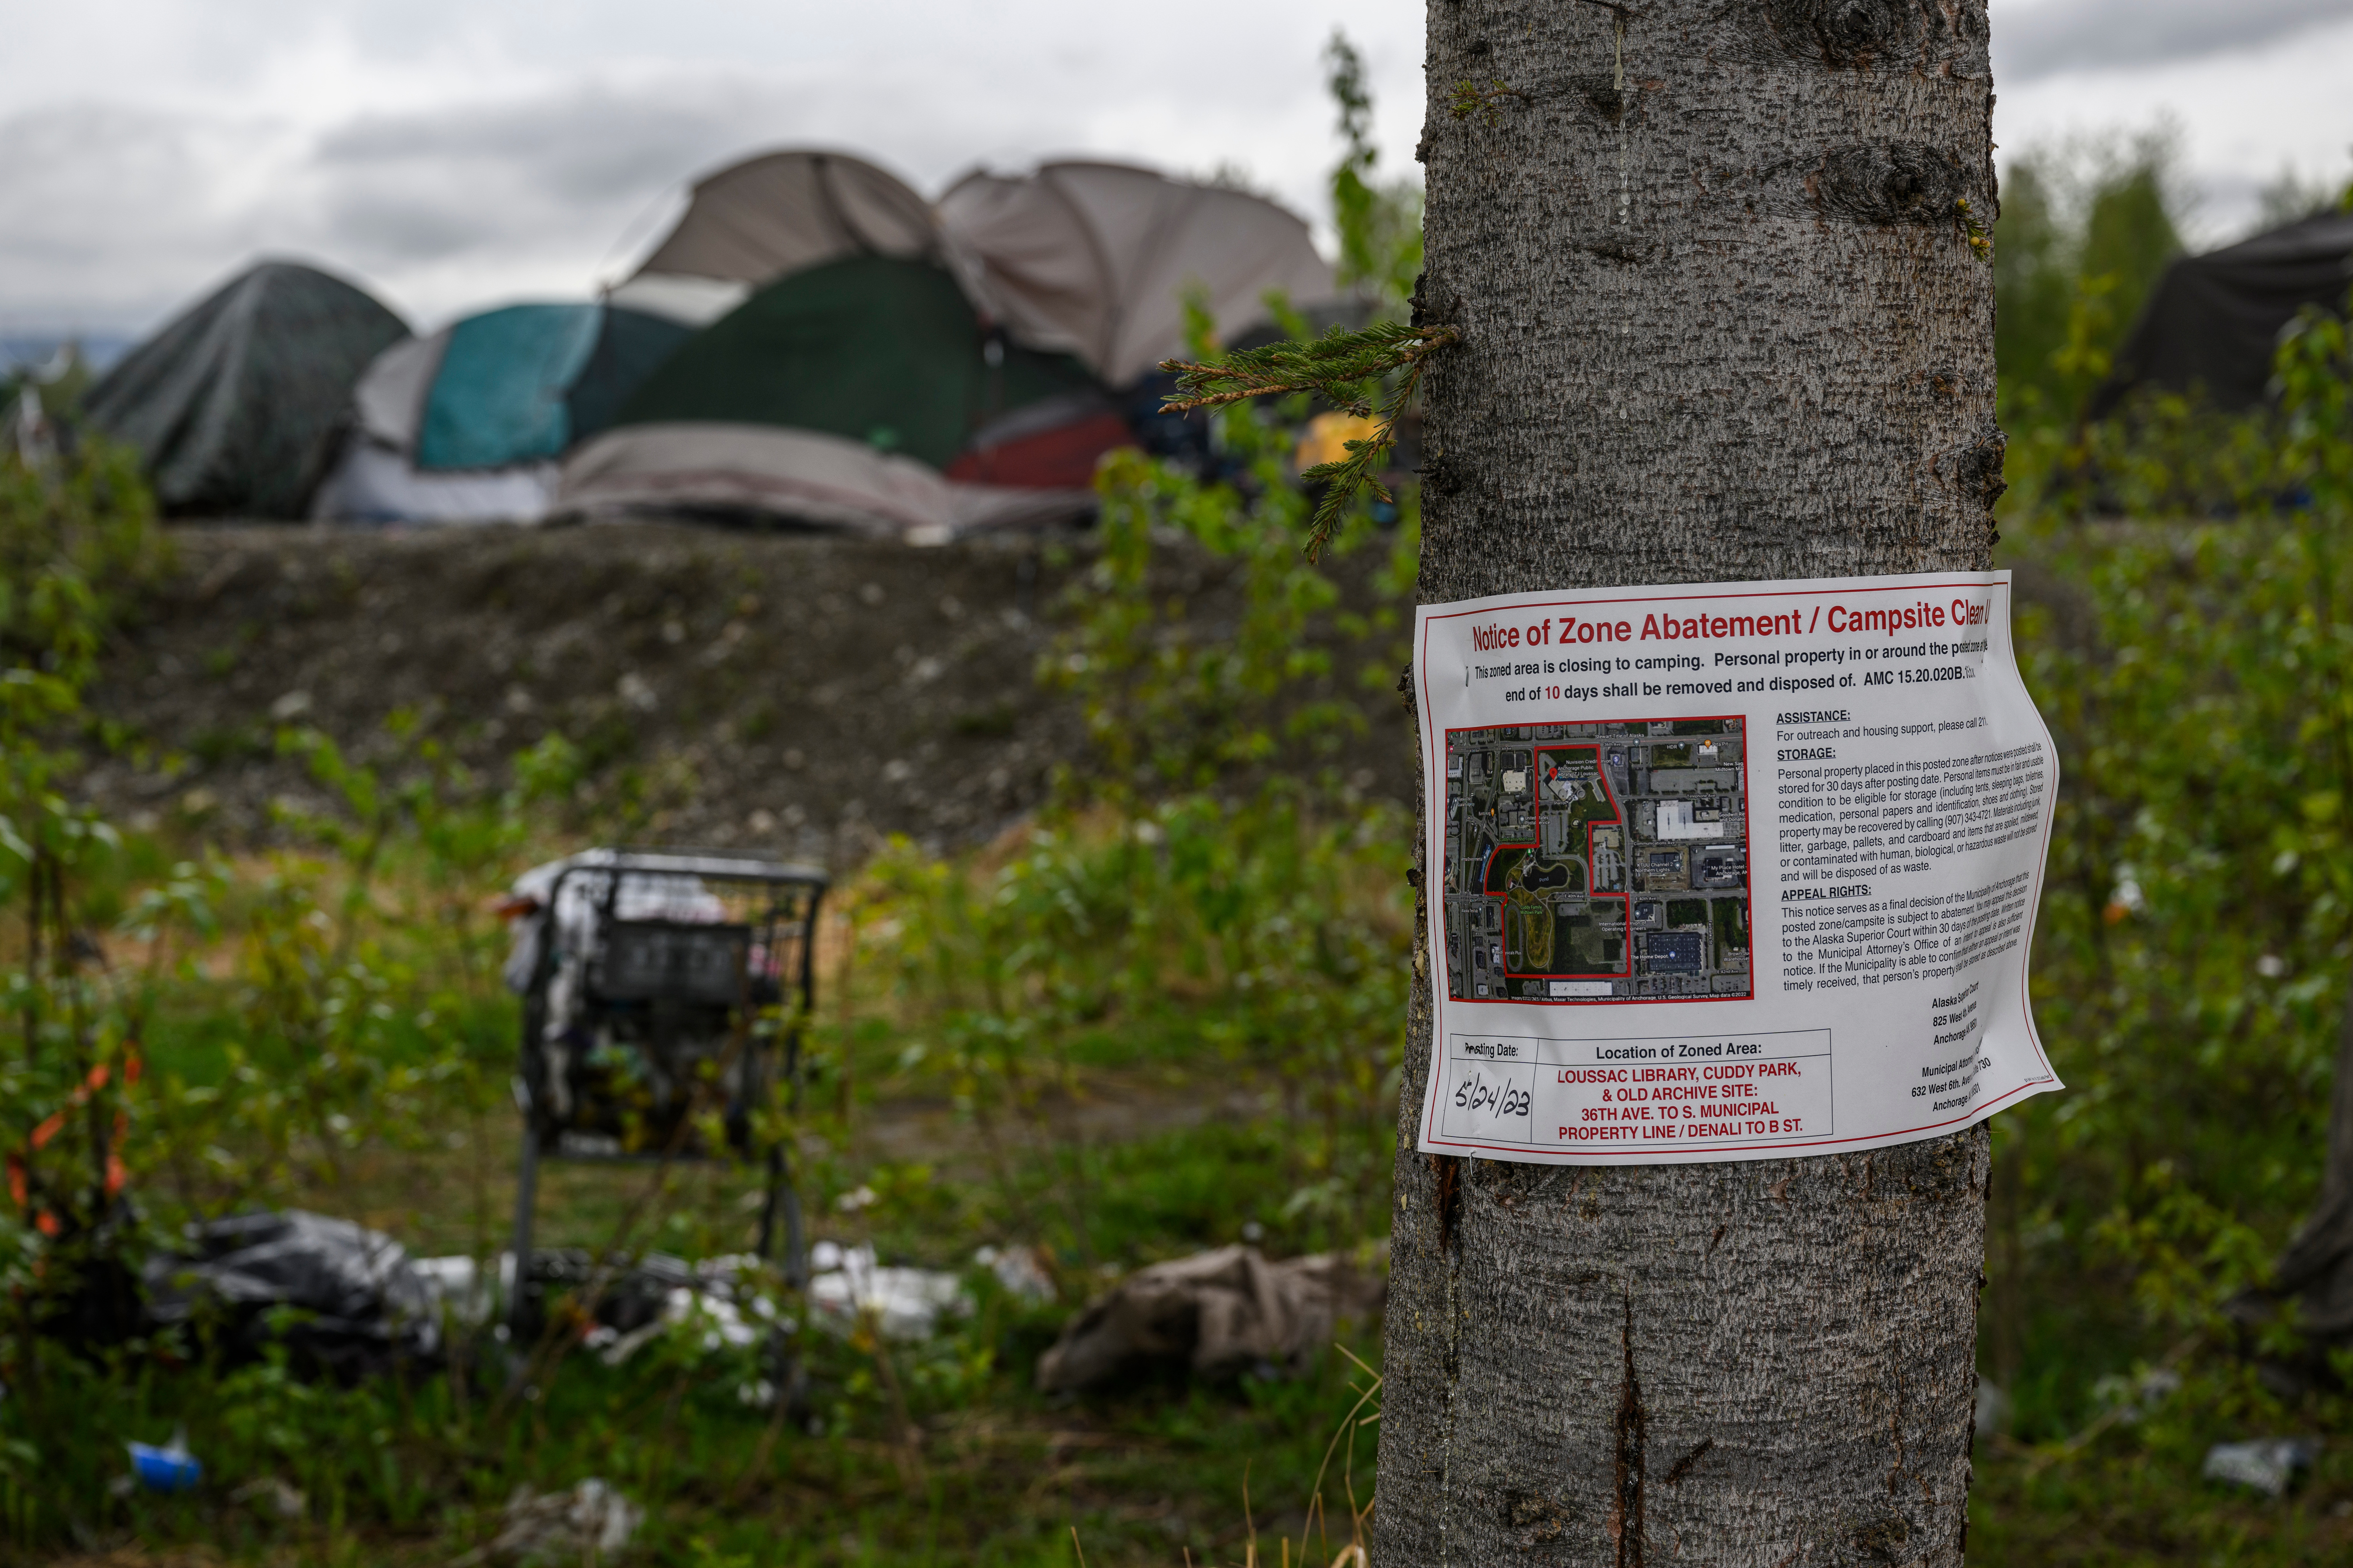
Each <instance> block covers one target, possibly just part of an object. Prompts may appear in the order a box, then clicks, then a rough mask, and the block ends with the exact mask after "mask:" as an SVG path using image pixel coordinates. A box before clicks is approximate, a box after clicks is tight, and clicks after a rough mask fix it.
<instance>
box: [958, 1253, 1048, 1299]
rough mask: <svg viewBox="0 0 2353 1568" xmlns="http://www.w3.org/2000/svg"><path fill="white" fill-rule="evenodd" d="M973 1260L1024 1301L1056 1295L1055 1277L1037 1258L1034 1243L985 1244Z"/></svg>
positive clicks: (1008, 1291)
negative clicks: (1001, 1245) (990, 1245)
mask: <svg viewBox="0 0 2353 1568" xmlns="http://www.w3.org/2000/svg"><path fill="white" fill-rule="evenodd" d="M972 1260H973V1261H974V1262H975V1263H977V1264H979V1265H980V1266H981V1267H982V1268H986V1269H987V1270H988V1271H989V1272H990V1273H991V1274H994V1275H996V1276H997V1283H998V1284H999V1285H1001V1286H1003V1287H1004V1288H1005V1291H1006V1294H1008V1295H1010V1296H1018V1297H1020V1298H1021V1300H1025V1301H1050V1300H1053V1299H1054V1281H1053V1279H1052V1277H1051V1276H1050V1275H1049V1274H1048V1273H1047V1272H1046V1270H1045V1268H1044V1266H1043V1265H1041V1264H1040V1263H1039V1261H1038V1253H1037V1250H1036V1248H1034V1247H982V1248H981V1249H980V1250H979V1251H977V1252H976V1253H974V1254H973V1255H972Z"/></svg>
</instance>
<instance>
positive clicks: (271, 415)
mask: <svg viewBox="0 0 2353 1568" xmlns="http://www.w3.org/2000/svg"><path fill="white" fill-rule="evenodd" d="M407 331H408V329H407V327H406V325H404V324H403V323H402V321H401V320H400V318H399V317H397V316H396V315H394V314H393V313H392V312H391V311H390V310H385V308H384V307H383V306H382V305H379V304H377V303H376V302H375V300H372V299H370V298H369V297H368V296H367V295H365V294H364V293H362V292H361V291H360V290H359V289H354V288H353V287H352V286H351V285H350V284H348V283H345V282H343V280H341V279H336V278H331V277H329V276H328V275H327V274H325V273H323V272H320V271H317V270H315V269H314V268H309V267H304V266H301V265H300V264H298V263H295V262H290V261H265V262H262V263H260V264H259V265H258V266H256V267H254V268H251V269H249V270H248V271H247V272H245V273H243V274H242V275H240V276H238V277H237V278H236V279H232V280H231V281H230V282H229V283H227V285H226V286H224V287H223V288H221V289H218V290H217V291H216V292H215V293H214V294H212V295H211V296H210V297H209V298H207V299H206V300H204V301H203V302H202V303H201V304H199V305H197V306H195V308H194V309H193V310H188V311H187V312H185V314H183V315H182V316H180V317H179V318H178V319H177V320H176V321H173V322H172V323H171V324H170V325H169V326H166V327H165V328H164V330H163V331H159V332H157V333H156V334H155V335H154V336H153V337H152V338H150V339H148V340H147V341H146V342H143V343H142V344H140V345H139V346H138V347H137V348H135V349H133V350H132V351H131V353H129V354H127V355H125V356H124V358H123V359H122V362H121V363H119V364H117V365H116V366H115V367H114V368H113V370H111V372H109V373H108V374H107V376H106V379H104V380H103V381H101V382H100V383H99V384H97V385H96V386H94V387H92V388H91V389H90V396H89V398H88V400H87V401H86V403H85V404H84V407H85V408H86V409H87V411H88V416H89V419H90V424H91V425H93V426H96V427H97V428H98V429H99V430H100V431H103V432H104V433H105V434H107V435H110V436H112V437H115V438H117V439H118V440H121V441H127V442H129V443H130V444H131V445H132V446H133V447H137V448H138V450H139V454H140V457H141V458H142V460H143V462H144V464H145V466H146V469H147V473H148V477H149V479H150V482H152V483H153V485H154V487H155V499H156V500H158V501H159V502H160V503H161V504H162V506H163V508H164V510H165V511H167V512H175V513H182V514H194V515H200V516H202V515H211V516H237V517H256V518H300V517H302V516H304V515H305V514H306V511H307V503H308V501H309V500H310V496H311V490H312V489H314V488H315V487H316V486H317V484H318V482H319V480H320V478H321V477H322V475H323V474H324V473H325V472H326V468H327V464H328V462H329V461H330V459H331V458H332V456H333V452H334V447H335V437H336V435H337V433H338V430H339V428H340V426H341V425H342V423H343V420H344V418H345V416H346V411H347V410H348V409H349V408H350V406H351V401H352V387H353V384H355V383H356V382H357V381H358V380H359V377H360V373H361V372H362V371H364V370H365V369H366V368H367V366H368V362H369V361H371V360H373V359H374V358H375V356H376V355H377V354H378V353H382V352H383V351H384V350H385V348H386V347H387V346H389V345H390V344H391V343H393V342H396V341H397V340H398V339H400V338H402V337H404V336H406V334H407Z"/></svg>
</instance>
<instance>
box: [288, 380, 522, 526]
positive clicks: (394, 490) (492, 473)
mask: <svg viewBox="0 0 2353 1568" xmlns="http://www.w3.org/2000/svg"><path fill="white" fill-rule="evenodd" d="M412 341H414V340H412ZM559 472H560V470H559V469H558V468H557V467H556V465H555V464H554V463H518V464H515V465H513V466H512V467H510V468H452V469H449V470H447V471H445V472H432V471H428V470H427V469H423V468H418V467H417V465H416V464H415V463H414V462H412V461H410V460H409V458H408V455H407V454H406V453H405V452H396V451H394V450H393V449H391V448H390V447H385V446H382V445H379V444H378V443H377V442H375V441H374V440H372V439H370V438H369V437H368V436H367V435H365V434H364V432H362V431H357V430H354V431H353V432H352V433H351V435H349V436H348V437H345V438H344V441H343V456H342V457H341V458H338V459H337V460H336V463H335V466H334V468H332V470H330V471H329V473H328V475H327V478H326V479H325V481H324V482H323V483H322V484H321V485H320V486H319V491H318V494H317V495H316V496H315V497H314V498H313V499H312V500H311V519H312V521H318V522H352V523H423V524H448V523H487V522H537V521H540V520H541V519H542V518H543V517H545V516H546V515H547V510H548V508H549V506H551V505H552V504H553V503H554V500H555V486H556V479H557V476H558V474H559Z"/></svg>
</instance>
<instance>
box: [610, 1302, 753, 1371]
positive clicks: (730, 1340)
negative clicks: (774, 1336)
mask: <svg viewBox="0 0 2353 1568" xmlns="http://www.w3.org/2000/svg"><path fill="white" fill-rule="evenodd" d="M750 1305H751V1306H752V1307H753V1309H754V1310H755V1311H758V1312H759V1315H760V1316H761V1318H762V1319H763V1320H764V1322H762V1323H753V1322H749V1321H745V1319H744V1310H743V1309H742V1308H740V1307H738V1306H737V1305H736V1304H735V1303H734V1302H733V1301H731V1300H727V1299H726V1298H724V1297H723V1296H720V1295H718V1294H716V1293H714V1292H706V1291H697V1290H690V1289H686V1288H685V1287H684V1286H681V1287H679V1288H678V1289H674V1290H672V1291H671V1292H670V1294H669V1296H667V1297H666V1298H664V1299H663V1301H662V1310H661V1315H660V1316H659V1317H658V1318H656V1319H655V1320H654V1321H652V1322H650V1323H648V1324H646V1325H644V1326H643V1327H642V1328H638V1329H632V1330H631V1331H629V1332H628V1333H626V1334H616V1333H613V1332H612V1331H609V1330H607V1331H604V1333H605V1336H606V1337H605V1338H604V1339H603V1340H602V1341H601V1342H600V1341H599V1340H598V1339H597V1337H596V1335H595V1334H591V1335H589V1337H588V1341H587V1343H588V1344H589V1346H590V1348H592V1349H596V1350H600V1351H601V1352H602V1359H603V1361H604V1363H605V1364H606V1365H607V1366H618V1365H620V1364H621V1363H623V1362H625V1361H627V1360H628V1359H629V1357H631V1356H632V1355H635V1354H636V1353H637V1352H638V1348H639V1347H640V1346H642V1345H644V1344H645V1343H646V1342H648V1341H649V1340H652V1339H654V1338H656V1337H658V1336H659V1335H661V1334H665V1333H668V1332H670V1331H671V1330H673V1329H683V1330H684V1331H686V1332H688V1333H690V1334H692V1335H694V1336H696V1342H697V1344H698V1346H699V1348H701V1349H702V1350H704V1351H715V1350H723V1349H734V1350H741V1349H743V1348H744V1347H745V1346H747V1345H750V1344H754V1343H755V1342H758V1340H759V1338H760V1336H761V1335H762V1334H763V1333H764V1332H765V1331H766V1329H765V1319H768V1318H772V1317H774V1316H775V1313H776V1306H775V1304H774V1303H773V1302H770V1301H769V1300H766V1299H765V1298H763V1297H753V1298H752V1299H751V1302H750ZM761 1309H765V1310H761Z"/></svg>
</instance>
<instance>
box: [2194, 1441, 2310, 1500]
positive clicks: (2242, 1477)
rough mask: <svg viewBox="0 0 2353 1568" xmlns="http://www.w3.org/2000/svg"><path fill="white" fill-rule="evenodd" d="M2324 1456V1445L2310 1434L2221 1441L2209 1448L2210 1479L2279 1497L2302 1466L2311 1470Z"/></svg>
mask: <svg viewBox="0 0 2353 1568" xmlns="http://www.w3.org/2000/svg"><path fill="white" fill-rule="evenodd" d="M2317 1458H2320V1445H2319V1444H2318V1443H2317V1442H2316V1441H2315V1440H2313V1439H2312V1438H2310V1437H2258V1438H2256V1439H2255V1440H2254V1441H2253V1442H2249V1443H2217V1444H2215V1445H2214V1446H2213V1447H2211V1448H2209V1449H2207V1450H2206V1479H2208V1480H2210V1481H2230V1482H2232V1483H2233V1484H2235V1485H2238V1486H2242V1487H2253V1489H2255V1490H2257V1491H2259V1492H2262V1493H2263V1494H2264V1495H2265V1496H2266V1497H2279V1496H2282V1495H2284V1493H2285V1492H2286V1491H2287V1489H2288V1488H2289V1487H2290V1486H2291V1485H2292V1484H2294V1482H2295V1475H2296V1472H2297V1471H2298V1470H2308V1469H2310V1468H2312V1465H2313V1461H2314V1460H2316V1459H2317Z"/></svg>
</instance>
